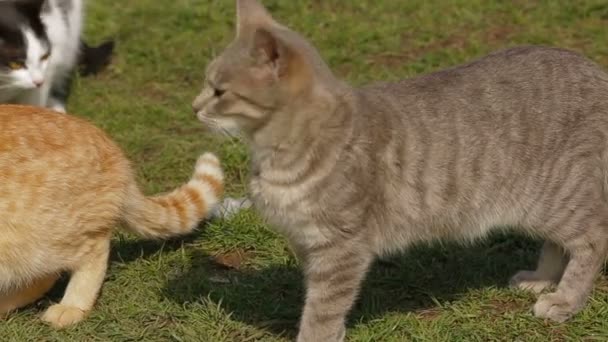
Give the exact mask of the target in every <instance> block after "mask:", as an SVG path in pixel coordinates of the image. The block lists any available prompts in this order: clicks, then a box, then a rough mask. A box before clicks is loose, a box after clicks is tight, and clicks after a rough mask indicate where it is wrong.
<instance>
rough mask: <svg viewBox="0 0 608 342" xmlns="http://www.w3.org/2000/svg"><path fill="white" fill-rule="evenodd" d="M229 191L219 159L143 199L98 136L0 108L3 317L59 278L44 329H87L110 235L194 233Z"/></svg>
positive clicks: (67, 119)
mask: <svg viewBox="0 0 608 342" xmlns="http://www.w3.org/2000/svg"><path fill="white" fill-rule="evenodd" d="M222 191H223V174H222V170H221V167H220V163H219V161H218V159H217V158H216V157H215V156H214V155H212V154H210V153H206V154H203V155H202V156H201V157H200V158H199V160H198V162H197V164H196V170H195V172H194V175H193V177H192V179H191V180H190V181H189V182H188V183H187V184H186V185H184V186H182V187H180V188H179V189H177V190H174V191H173V192H171V193H169V194H166V195H163V196H156V197H145V196H144V195H143V194H142V193H141V192H140V190H139V189H138V187H137V185H136V183H135V179H134V175H133V171H132V169H131V167H130V166H129V162H128V161H127V159H126V158H125V156H124V155H123V153H122V151H121V150H120V148H119V147H117V146H116V144H114V143H113V142H112V141H111V140H110V139H109V138H108V136H107V135H106V134H104V133H103V132H102V131H101V130H100V129H98V128H96V127H94V126H92V125H91V124H89V123H87V122H86V121H84V120H82V119H78V118H75V117H72V116H68V115H65V114H56V113H54V112H51V111H47V110H45V109H41V108H34V107H25V106H8V105H3V106H0V212H1V213H2V215H1V216H0V315H3V314H6V313H8V312H9V311H11V310H14V309H16V308H19V307H22V306H24V305H27V304H29V303H32V302H33V301H35V300H36V299H38V298H40V297H41V296H43V295H44V294H45V292H47V291H48V290H49V289H50V288H51V287H52V286H53V284H54V283H55V281H56V279H57V277H58V275H59V273H61V272H63V271H68V272H71V279H70V282H69V284H68V286H67V289H66V292H65V295H64V297H63V299H62V300H61V302H60V303H59V304H55V305H53V306H51V307H50V308H48V309H47V311H46V312H45V313H44V314H43V316H42V319H43V320H44V321H46V322H49V323H50V324H52V325H53V326H56V327H65V326H67V325H70V324H74V323H77V322H79V321H81V320H82V319H84V317H85V316H86V314H87V313H88V312H89V311H90V310H91V308H92V307H93V304H94V303H95V300H96V298H97V295H98V293H99V290H100V288H101V285H102V282H103V279H104V276H105V273H106V268H107V262H108V254H109V248H110V237H111V234H112V229H113V228H114V227H115V226H116V225H117V223H119V222H120V221H122V222H124V223H126V226H128V227H130V228H131V229H132V230H133V231H134V232H136V233H138V234H140V235H142V236H144V237H148V238H167V237H170V236H173V235H178V234H184V233H188V232H191V231H192V230H193V229H194V228H195V227H196V226H197V224H198V223H199V221H200V220H202V219H203V218H205V217H207V216H208V215H209V214H210V213H211V211H212V210H213V209H214V208H215V206H216V205H217V203H218V200H219V198H220V197H221V195H222Z"/></svg>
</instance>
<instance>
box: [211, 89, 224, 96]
mask: <svg viewBox="0 0 608 342" xmlns="http://www.w3.org/2000/svg"><path fill="white" fill-rule="evenodd" d="M225 93H226V91H225V90H222V89H218V88H213V96H215V97H222V96H223V95H224V94H225Z"/></svg>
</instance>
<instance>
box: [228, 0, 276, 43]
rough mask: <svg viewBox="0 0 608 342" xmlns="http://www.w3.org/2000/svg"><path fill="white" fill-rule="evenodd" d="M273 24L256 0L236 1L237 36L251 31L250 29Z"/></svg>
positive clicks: (268, 14) (269, 16) (270, 17)
mask: <svg viewBox="0 0 608 342" xmlns="http://www.w3.org/2000/svg"><path fill="white" fill-rule="evenodd" d="M274 23H275V22H274V20H273V19H272V16H271V15H270V13H268V11H267V10H266V8H265V7H264V6H263V5H262V4H261V3H260V2H259V1H258V0H236V31H237V35H241V34H242V33H245V32H249V31H251V28H252V27H260V26H269V25H273V24H274Z"/></svg>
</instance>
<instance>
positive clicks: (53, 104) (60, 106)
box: [48, 98, 66, 114]
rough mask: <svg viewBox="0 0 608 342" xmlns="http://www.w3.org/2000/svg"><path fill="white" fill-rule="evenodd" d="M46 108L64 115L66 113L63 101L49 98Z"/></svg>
mask: <svg viewBox="0 0 608 342" xmlns="http://www.w3.org/2000/svg"><path fill="white" fill-rule="evenodd" d="M48 107H49V108H50V109H52V110H54V111H56V112H59V113H64V114H65V113H66V109H65V103H63V101H60V100H57V99H54V98H50V99H49V102H48Z"/></svg>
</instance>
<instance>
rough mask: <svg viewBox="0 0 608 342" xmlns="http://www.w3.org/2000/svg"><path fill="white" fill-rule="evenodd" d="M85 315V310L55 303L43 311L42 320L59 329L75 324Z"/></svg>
mask: <svg viewBox="0 0 608 342" xmlns="http://www.w3.org/2000/svg"><path fill="white" fill-rule="evenodd" d="M85 317H86V312H85V311H83V310H81V309H79V308H77V307H74V306H67V305H62V304H55V305H53V306H51V307H49V308H48V309H47V310H46V311H45V313H44V314H43V315H42V320H43V321H45V322H47V323H49V324H50V325H52V326H53V327H55V328H59V329H60V328H65V327H67V326H70V325H73V324H76V323H78V322H80V321H82V320H84V318H85Z"/></svg>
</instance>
